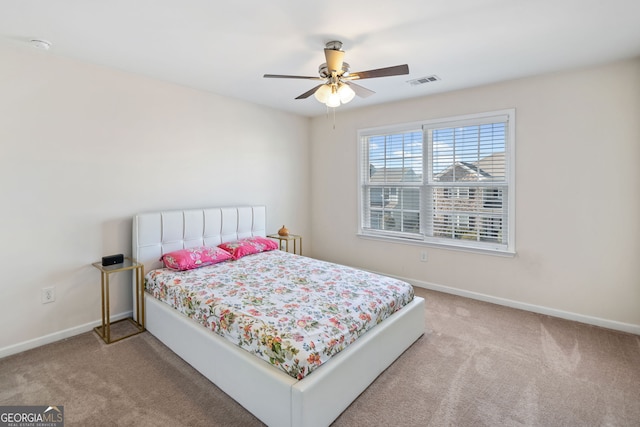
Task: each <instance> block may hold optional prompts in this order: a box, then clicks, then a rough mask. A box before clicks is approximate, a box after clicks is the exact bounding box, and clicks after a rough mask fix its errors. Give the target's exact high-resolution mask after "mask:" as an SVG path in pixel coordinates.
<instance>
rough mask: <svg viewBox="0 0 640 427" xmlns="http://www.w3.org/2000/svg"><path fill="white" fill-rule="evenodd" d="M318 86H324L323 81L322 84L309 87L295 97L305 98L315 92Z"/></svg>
mask: <svg viewBox="0 0 640 427" xmlns="http://www.w3.org/2000/svg"><path fill="white" fill-rule="evenodd" d="M320 86H324V83H323V84H321V85H318V86H316V87H314V88H313V89H310V90H308V91H306V92H305V93H303V94H302V95H300V96H297V97H296V99H306V98H308V97H310V96H311V95H313V94H314V93H315V91H317V90H318V88H319V87H320Z"/></svg>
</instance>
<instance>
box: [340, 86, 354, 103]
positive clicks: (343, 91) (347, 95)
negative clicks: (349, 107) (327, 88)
mask: <svg viewBox="0 0 640 427" xmlns="http://www.w3.org/2000/svg"><path fill="white" fill-rule="evenodd" d="M338 95H340V101H341V102H342V103H343V104H346V103H347V102H350V101H351V100H352V99H353V98H354V97H355V96H356V93H355V92H354V91H353V89H351V88H350V87H349V85H346V84H344V83H341V84H340V87H338Z"/></svg>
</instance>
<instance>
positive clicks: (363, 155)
mask: <svg viewBox="0 0 640 427" xmlns="http://www.w3.org/2000/svg"><path fill="white" fill-rule="evenodd" d="M498 117H506V121H507V123H508V125H507V127H506V131H505V154H504V155H505V179H504V182H499V183H495V184H494V185H493V186H495V187H503V188H505V187H506V194H505V196H506V200H505V201H504V203H505V205H506V213H505V214H504V216H503V218H505V219H506V221H507V225H506V226H505V227H504V231H506V233H507V239H506V242H505V243H491V242H476V241H471V240H464V239H454V238H446V237H431V236H429V235H428V232H429V227H432V226H433V223H434V221H433V219H431V220H428V221H425V220H423V218H429V217H431V218H433V216H432V212H431V210H430V209H431V208H430V207H429V206H427V205H430V203H427V202H428V201H429V194H431V193H430V192H431V189H432V188H435V187H437V186H443V187H451V186H453V187H470V188H471V187H477V188H480V187H484V186H485V185H483V184H477V183H473V182H469V183H462V182H452V183H446V184H455V185H446V184H445V185H443V184H436V185H434V183H433V182H432V180H431V178H430V177H429V178H428V175H430V172H431V170H432V168H431V167H432V160H433V159H432V152H431V141H428V138H427V130H426V129H428V128H431V129H433V128H434V127H440V128H442V127H449V126H450V127H457V126H462V125H464V126H475V125H481V124H488V123H495V122H496V121H495V120H493V119H495V118H498ZM515 128H516V114H515V108H511V109H503V110H495V111H488V112H483V113H475V114H466V115H459V116H452V117H444V118H438V119H429V120H423V121H418V122H410V123H402V124H396V125H390V126H379V127H373V128H366V129H360V130H358V132H357V144H358V156H357V157H358V159H357V162H358V168H357V171H358V190H357V191H358V231H357V235H358V236H359V237H361V238H369V239H376V240H384V241H392V242H395V243H405V244H411V245H422V246H431V247H440V248H445V249H453V250H460V251H470V252H479V253H488V254H494V255H502V256H513V255H515V253H516V251H515V217H516V215H515ZM415 131H420V132H422V165H423V166H422V167H423V169H422V171H423V172H422V180H421V181H420V182H417V183H415V182H406V183H394V186H395V187H416V186H417V187H419V188H420V191H419V194H420V203H419V205H420V208H419V216H420V218H421V219H420V221H419V233H405V232H401V231H388V230H379V229H372V228H365V227H364V225H365V213H369V212H370V211H369V209H370V207H371V206H367V205H366V203H367V202H368V200H365V199H366V196H365V189H366V188H370V187H372V185H371V183H370V182H369V181H368V179H369V178H368V177H367V175H368V174H369V167H370V162H369V143H368V139H369V138H370V137H372V136H385V135H395V134H403V133H409V132H415ZM365 162H366V163H367V165H366V166H365ZM373 187H375V185H374V186H373Z"/></svg>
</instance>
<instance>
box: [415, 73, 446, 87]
mask: <svg viewBox="0 0 640 427" xmlns="http://www.w3.org/2000/svg"><path fill="white" fill-rule="evenodd" d="M438 80H440V77H438V76H436V75H431V76H426V77H420V78H419V79H413V80H409V83H410V84H411V86H418V85H423V84H425V83H431V82H437V81H438Z"/></svg>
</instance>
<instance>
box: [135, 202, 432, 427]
mask: <svg viewBox="0 0 640 427" xmlns="http://www.w3.org/2000/svg"><path fill="white" fill-rule="evenodd" d="M132 232H133V233H132V240H133V256H134V257H135V258H136V259H137V260H138V261H139V262H141V263H143V264H144V266H145V272H151V271H152V270H155V269H159V268H161V267H162V263H161V262H160V257H161V256H162V255H163V254H166V253H168V252H172V251H175V250H179V249H183V248H191V247H196V246H217V245H219V244H220V243H223V242H233V241H237V240H239V239H244V238H250V237H254V236H259V237H264V236H265V234H266V208H265V207H264V206H241V207H224V208H205V209H188V210H173V211H163V212H151V213H143V214H138V215H136V216H135V217H134V218H133V230H132ZM270 256H271V257H272V258H274V257H280V255H279V254H276V253H274V254H272V255H270ZM247 258H248V257H247ZM300 258H302V257H300ZM245 261H246V260H245ZM232 262H235V261H232ZM205 268H207V267H205ZM144 298H145V305H146V309H145V325H146V328H147V329H148V330H149V332H150V333H151V334H153V335H154V336H156V337H157V338H158V339H159V340H160V341H162V342H163V343H164V344H165V345H167V346H168V347H169V348H170V349H171V350H173V351H174V352H175V353H176V354H178V355H179V356H180V357H181V358H183V359H184V360H185V361H186V362H188V363H189V364H190V365H192V366H193V367H194V368H195V369H197V370H198V371H199V372H201V373H202V374H203V375H204V376H205V377H207V378H208V379H209V380H211V381H212V382H213V383H214V384H216V385H217V386H218V387H219V388H221V389H222V390H223V391H225V392H226V393H227V394H228V395H229V396H231V397H232V398H233V399H235V400H236V401H237V402H238V403H240V404H241V405H242V406H243V407H245V408H246V409H247V410H248V411H250V412H251V413H252V414H254V415H255V416H256V417H257V418H259V419H260V420H261V421H262V422H264V423H265V424H267V425H269V426H290V427H294V426H295V427H298V426H300V427H312V426H327V425H329V424H331V422H332V421H333V420H335V418H337V417H338V416H339V415H340V413H342V411H344V409H346V408H347V406H349V405H350V404H351V402H352V401H353V400H354V399H356V398H357V397H358V395H359V394H360V393H361V392H362V391H363V390H364V389H366V388H367V386H368V385H369V384H370V383H371V382H372V381H373V380H375V378H376V377H377V376H378V375H379V374H380V373H381V372H382V371H384V370H385V369H386V368H387V367H388V366H389V365H390V364H391V363H393V361H394V360H395V359H396V358H397V357H398V356H400V355H401V354H402V353H403V352H404V351H405V350H406V349H407V348H408V347H409V346H410V345H411V344H412V343H413V342H414V341H415V340H417V339H418V338H419V337H420V336H421V335H422V334H423V332H424V300H423V299H422V298H419V297H414V298H413V299H412V300H411V301H410V302H409V303H408V304H407V305H405V306H404V307H402V308H401V309H399V310H397V311H395V312H394V313H393V314H392V315H390V316H389V317H388V318H386V319H385V320H383V321H381V322H380V323H379V324H377V325H375V327H373V328H371V329H370V330H368V331H366V333H363V334H362V335H361V336H360V337H359V338H358V339H357V340H355V341H354V342H353V343H352V344H350V345H349V346H347V347H346V348H344V349H343V350H342V351H339V352H338V353H337V354H335V355H333V356H332V357H331V358H330V359H329V360H327V361H326V362H324V363H322V365H321V366H319V367H318V368H317V369H315V370H314V371H313V372H311V373H309V374H307V375H305V376H298V377H299V378H301V379H299V378H296V377H295V375H294V376H292V375H291V373H290V372H289V373H287V372H285V371H283V370H282V369H281V368H279V367H276V366H274V365H273V364H270V363H267V362H266V361H265V360H263V359H260V358H258V357H256V356H255V355H254V354H251V353H250V352H249V351H246V350H244V349H242V348H240V347H239V346H237V345H236V344H234V343H232V342H231V341H229V340H228V339H226V338H223V337H222V336H220V335H218V334H216V333H214V332H212V331H211V330H209V329H207V328H205V327H204V326H202V325H201V324H199V323H197V322H196V321H195V320H193V319H191V318H189V317H186V316H185V315H183V314H181V313H180V312H179V311H178V310H176V309H174V308H172V307H170V306H169V305H168V304H166V303H165V302H162V301H160V300H159V299H156V298H154V297H153V296H152V295H151V294H150V293H149V292H145V296H144Z"/></svg>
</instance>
